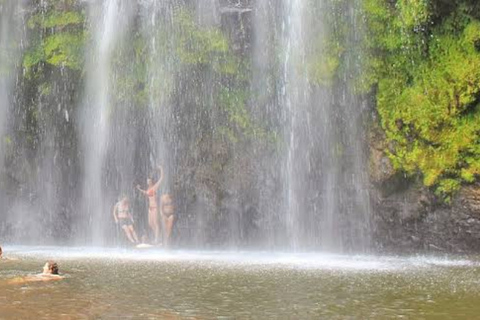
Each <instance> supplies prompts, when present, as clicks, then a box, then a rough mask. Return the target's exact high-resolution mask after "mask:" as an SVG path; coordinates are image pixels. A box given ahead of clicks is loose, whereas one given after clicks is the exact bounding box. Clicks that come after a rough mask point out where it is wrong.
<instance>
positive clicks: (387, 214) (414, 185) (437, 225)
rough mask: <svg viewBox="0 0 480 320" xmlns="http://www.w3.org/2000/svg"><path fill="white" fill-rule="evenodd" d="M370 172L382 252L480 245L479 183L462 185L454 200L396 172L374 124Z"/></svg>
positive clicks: (475, 247) (476, 249) (472, 249)
mask: <svg viewBox="0 0 480 320" xmlns="http://www.w3.org/2000/svg"><path fill="white" fill-rule="evenodd" d="M369 139H370V176H371V181H372V192H371V195H372V203H373V211H374V219H373V225H374V243H375V248H376V250H377V251H379V252H385V253H391V252H396V253H417V252H448V253H473V252H479V251H480V184H478V183H477V184H473V185H469V186H465V187H463V188H462V189H461V190H460V192H459V193H458V194H457V195H456V196H455V197H454V198H453V200H452V202H451V204H446V203H444V202H443V201H441V200H439V199H438V198H437V197H436V196H435V195H434V194H433V192H432V191H431V190H429V189H427V188H425V187H424V186H423V185H422V183H421V181H416V180H412V179H408V178H406V177H405V176H403V175H402V174H400V173H396V172H395V171H394V169H393V167H392V165H391V163H390V161H389V159H388V157H387V156H386V155H385V154H384V152H383V151H382V150H383V149H384V147H385V146H384V145H383V142H382V141H383V137H382V135H381V133H379V131H378V130H372V134H371V135H370V137H369Z"/></svg>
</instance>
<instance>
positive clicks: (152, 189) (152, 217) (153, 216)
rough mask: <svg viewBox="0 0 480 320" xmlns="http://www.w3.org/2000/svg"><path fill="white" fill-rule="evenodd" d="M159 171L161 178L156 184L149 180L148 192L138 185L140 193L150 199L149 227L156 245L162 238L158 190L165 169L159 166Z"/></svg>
mask: <svg viewBox="0 0 480 320" xmlns="http://www.w3.org/2000/svg"><path fill="white" fill-rule="evenodd" d="M158 170H160V178H159V179H158V181H157V182H156V183H153V180H152V179H150V178H149V179H147V185H148V188H147V190H142V189H141V188H140V185H137V189H138V191H140V192H141V193H143V194H144V195H145V196H147V197H148V225H149V226H150V228H151V229H152V231H153V234H154V235H155V239H154V243H155V244H158V243H159V240H160V239H159V238H160V225H159V221H158V204H157V190H158V188H159V187H160V184H161V183H162V180H163V168H162V166H158Z"/></svg>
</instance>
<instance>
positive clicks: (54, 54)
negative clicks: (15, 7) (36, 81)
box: [23, 1, 86, 76]
mask: <svg viewBox="0 0 480 320" xmlns="http://www.w3.org/2000/svg"><path fill="white" fill-rule="evenodd" d="M70 2H71V1H70ZM37 8H42V7H41V6H37ZM37 10H38V11H36V12H34V13H33V14H32V16H31V17H30V18H29V20H28V22H27V26H28V28H29V30H30V33H31V35H30V37H29V40H30V42H31V44H30V48H29V50H28V51H27V52H26V54H25V56H24V59H23V66H24V68H25V70H26V72H27V75H28V76H34V75H35V73H36V72H32V71H33V70H35V69H36V68H40V70H41V68H42V66H43V65H45V64H50V65H52V66H55V67H67V68H70V69H72V70H77V71H80V70H82V68H83V61H84V58H83V50H84V47H85V40H86V35H85V30H84V27H83V26H84V20H85V17H84V13H83V12H82V11H78V8H75V7H73V4H72V3H69V1H51V2H50V3H49V4H48V6H47V7H46V9H41V10H39V9H37ZM37 72H38V70H37Z"/></svg>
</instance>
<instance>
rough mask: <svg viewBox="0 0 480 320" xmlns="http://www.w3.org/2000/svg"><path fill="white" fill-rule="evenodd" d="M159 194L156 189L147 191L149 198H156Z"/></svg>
mask: <svg viewBox="0 0 480 320" xmlns="http://www.w3.org/2000/svg"><path fill="white" fill-rule="evenodd" d="M156 194H157V192H156V191H155V190H154V189H148V190H147V196H149V197H154V196H155V195H156Z"/></svg>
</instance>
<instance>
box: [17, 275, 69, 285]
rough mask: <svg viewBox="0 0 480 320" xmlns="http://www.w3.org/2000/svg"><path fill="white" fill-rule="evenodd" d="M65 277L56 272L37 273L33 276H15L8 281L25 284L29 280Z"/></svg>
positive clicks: (45, 280) (60, 278) (48, 279)
mask: <svg viewBox="0 0 480 320" xmlns="http://www.w3.org/2000/svg"><path fill="white" fill-rule="evenodd" d="M62 279H65V277H64V276H60V275H57V274H37V275H34V276H26V277H17V278H13V279H11V280H10V281H8V283H9V284H25V283H31V282H48V281H57V280H62Z"/></svg>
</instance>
